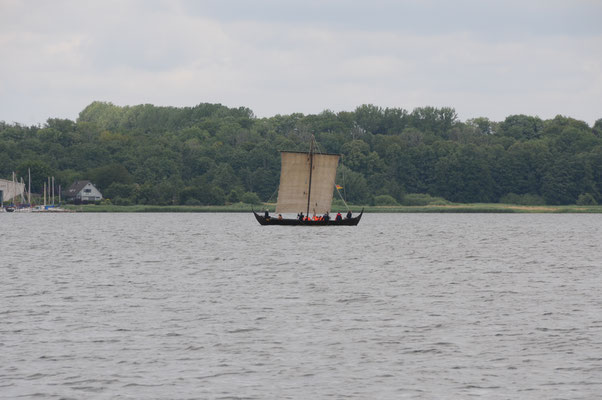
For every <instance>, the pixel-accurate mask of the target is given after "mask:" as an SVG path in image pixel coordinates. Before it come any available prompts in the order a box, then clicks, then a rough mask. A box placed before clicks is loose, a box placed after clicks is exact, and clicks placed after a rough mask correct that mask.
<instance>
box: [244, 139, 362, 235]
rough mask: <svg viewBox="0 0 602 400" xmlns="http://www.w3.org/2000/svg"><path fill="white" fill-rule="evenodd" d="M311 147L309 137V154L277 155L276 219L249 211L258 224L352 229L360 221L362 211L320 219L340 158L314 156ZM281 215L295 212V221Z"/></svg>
mask: <svg viewBox="0 0 602 400" xmlns="http://www.w3.org/2000/svg"><path fill="white" fill-rule="evenodd" d="M315 147H316V146H315V139H314V137H313V135H312V138H311V144H310V149H309V152H293V151H281V152H280V154H281V161H282V166H281V170H280V186H279V187H278V201H277V203H276V215H278V216H277V217H274V216H270V215H269V214H268V213H267V212H266V213H265V214H264V215H260V214H258V213H256V212H255V211H253V214H254V215H255V218H256V219H257V222H259V223H260V224H261V225H317V226H325V225H326V226H338V225H342V226H355V225H357V224H358V223H359V222H360V219H361V218H362V215H363V213H364V210H363V209H362V212H361V213H360V214H359V215H358V216H357V217H353V216H352V215H351V212H348V213H347V216H346V217H344V218H343V217H341V218H338V217H335V218H331V217H326V218H324V216H328V215H329V213H330V209H331V205H332V194H333V192H334V189H335V178H336V171H337V166H338V164H339V157H340V155H339V154H324V153H316V152H315ZM303 212H305V214H303ZM282 213H296V214H297V218H282V217H281V214H282ZM310 214H311V215H313V218H310Z"/></svg>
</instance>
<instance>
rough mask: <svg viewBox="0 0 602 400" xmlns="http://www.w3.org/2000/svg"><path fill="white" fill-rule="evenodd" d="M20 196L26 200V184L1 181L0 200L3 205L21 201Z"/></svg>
mask: <svg viewBox="0 0 602 400" xmlns="http://www.w3.org/2000/svg"><path fill="white" fill-rule="evenodd" d="M20 196H23V198H25V184H24V183H18V182H13V181H8V180H6V179H0V200H2V202H3V203H11V202H13V203H14V202H15V201H21V198H20Z"/></svg>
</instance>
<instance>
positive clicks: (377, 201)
mask: <svg viewBox="0 0 602 400" xmlns="http://www.w3.org/2000/svg"><path fill="white" fill-rule="evenodd" d="M374 205H375V206H398V205H399V203H398V202H397V200H395V199H394V198H393V196H391V195H388V194H381V195H380V196H374Z"/></svg>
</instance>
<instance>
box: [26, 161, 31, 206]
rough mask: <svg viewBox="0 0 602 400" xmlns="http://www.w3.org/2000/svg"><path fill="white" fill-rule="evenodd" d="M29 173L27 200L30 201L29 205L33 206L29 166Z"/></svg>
mask: <svg viewBox="0 0 602 400" xmlns="http://www.w3.org/2000/svg"><path fill="white" fill-rule="evenodd" d="M27 174H28V175H29V181H28V184H27V186H28V187H27V202H28V203H29V207H30V208H31V168H27Z"/></svg>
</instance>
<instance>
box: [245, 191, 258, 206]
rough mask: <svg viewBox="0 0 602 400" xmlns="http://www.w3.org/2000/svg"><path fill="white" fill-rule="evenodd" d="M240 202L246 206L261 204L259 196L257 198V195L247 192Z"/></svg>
mask: <svg viewBox="0 0 602 400" xmlns="http://www.w3.org/2000/svg"><path fill="white" fill-rule="evenodd" d="M240 200H241V201H242V202H243V203H245V204H254V205H257V204H261V200H260V199H259V196H257V194H256V193H253V192H246V193H245V194H243V195H242V198H241V199H240Z"/></svg>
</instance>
